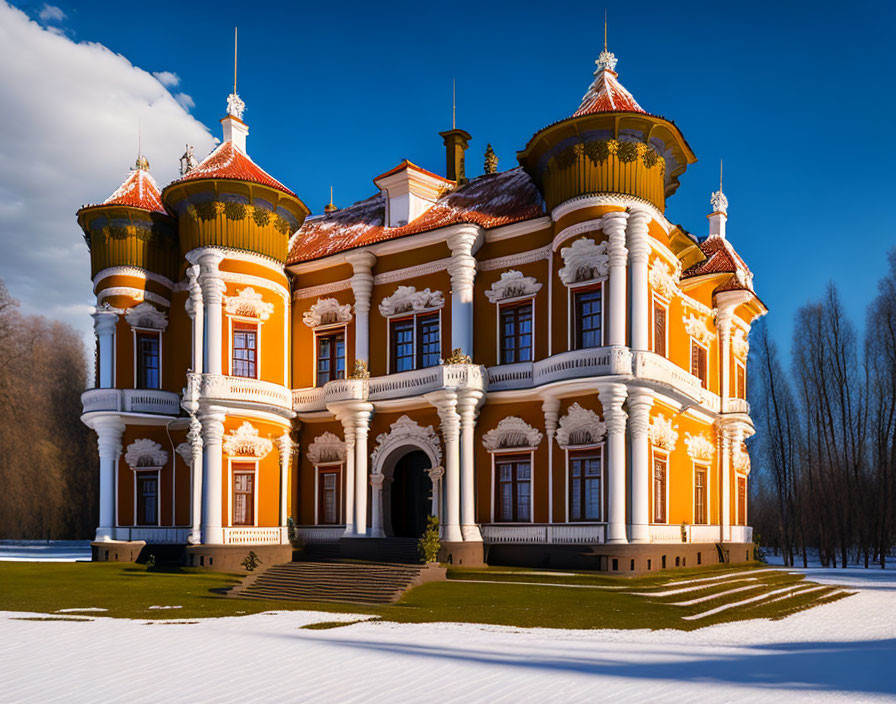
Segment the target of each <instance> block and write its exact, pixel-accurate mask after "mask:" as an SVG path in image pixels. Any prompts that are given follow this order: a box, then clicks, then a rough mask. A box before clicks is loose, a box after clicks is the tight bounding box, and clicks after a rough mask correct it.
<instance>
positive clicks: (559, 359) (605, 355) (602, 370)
mask: <svg viewBox="0 0 896 704" xmlns="http://www.w3.org/2000/svg"><path fill="white" fill-rule="evenodd" d="M631 371H632V366H631V352H629V351H628V349H626V348H625V347H594V348H589V349H584V350H570V351H568V352H562V353H560V354H555V355H554V356H552V357H548V358H547V359H542V360H539V361H538V362H536V363H535V368H534V373H533V382H534V384H535V386H541V385H542V384H550V383H551V382H554V381H561V380H563V379H577V378H579V377H583V376H605V375H608V374H631Z"/></svg>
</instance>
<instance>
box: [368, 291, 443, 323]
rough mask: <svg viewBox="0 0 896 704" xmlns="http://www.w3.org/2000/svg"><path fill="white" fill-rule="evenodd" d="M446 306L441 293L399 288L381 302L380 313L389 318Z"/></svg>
mask: <svg viewBox="0 0 896 704" xmlns="http://www.w3.org/2000/svg"><path fill="white" fill-rule="evenodd" d="M443 305H445V298H444V297H443V296H442V292H441V291H430V290H429V289H428V288H425V289H423V290H422V291H418V290H417V289H416V288H414V287H413V286H399V287H398V288H397V289H395V293H393V294H392V295H391V296H388V297H386V298H384V299H383V300H382V301H381V302H380V306H379V308H380V313H381V314H382V315H383V317H385V318H388V317H390V316H392V315H398V314H399V313H411V312H415V311H421V310H432V309H433V308H441V307H442V306H443Z"/></svg>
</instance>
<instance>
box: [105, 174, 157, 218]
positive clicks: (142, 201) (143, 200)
mask: <svg viewBox="0 0 896 704" xmlns="http://www.w3.org/2000/svg"><path fill="white" fill-rule="evenodd" d="M102 205H127V206H130V207H131V208H141V209H142V210H148V211H149V212H159V213H164V212H167V211H166V210H165V206H164V205H163V204H162V194H161V193H160V192H159V187H158V185H156V182H155V179H154V178H153V177H152V176H150V174H149V171H147V170H146V169H142V168H138V169H134V170H133V171H131V173H130V175H129V176H128V177H127V178H126V179H125V181H124V183H122V184H121V185H120V186H119V187H118V190H116V191H115V193H113V194H112V195H111V196H109V197H108V198H106V200H104V201H103V202H102Z"/></svg>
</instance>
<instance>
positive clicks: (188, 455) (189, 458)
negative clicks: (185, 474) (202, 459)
mask: <svg viewBox="0 0 896 704" xmlns="http://www.w3.org/2000/svg"><path fill="white" fill-rule="evenodd" d="M174 451H175V452H176V453H177V454H179V455H180V456H181V458H182V459H183V461H184V464H186V465H187V467H191V466H192V465H193V443H191V442H182V443H181V444H180V445H178V446H177V447H175V448H174Z"/></svg>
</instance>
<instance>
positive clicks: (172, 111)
mask: <svg viewBox="0 0 896 704" xmlns="http://www.w3.org/2000/svg"><path fill="white" fill-rule="evenodd" d="M0 65H2V66H3V71H0V95H3V97H4V99H3V117H4V126H3V129H2V130H0V252H2V257H0V277H2V278H3V279H4V280H5V281H6V283H7V285H8V286H9V289H10V291H11V293H12V294H13V295H14V296H15V297H16V298H18V299H20V300H21V301H22V309H23V311H25V312H29V313H41V314H44V315H47V316H49V317H51V318H57V319H60V320H66V321H67V322H70V323H72V324H73V325H75V326H76V327H78V328H79V329H80V330H82V331H84V332H85V334H88V333H89V332H90V329H91V328H90V326H91V323H92V321H91V320H90V318H89V317H87V316H86V315H85V314H84V311H85V306H89V305H91V304H92V303H94V302H95V298H94V296H93V288H92V284H91V281H90V259H89V254H88V251H87V247H86V246H85V245H84V240H83V237H82V235H81V230H80V228H79V227H78V224H77V222H76V221H75V211H77V210H78V208H79V207H81V205H83V204H85V203H97V202H101V201H102V200H104V199H105V198H106V197H107V196H108V195H109V194H110V193H112V192H113V191H114V190H115V189H116V188H117V187H118V186H119V184H121V182H122V181H123V180H124V179H125V178H126V177H127V175H128V169H129V168H130V167H131V166H132V165H133V163H134V160H135V159H136V156H137V154H136V152H137V132H138V124H139V125H140V128H141V130H142V140H143V142H142V143H143V152H144V154H145V155H146V156H147V158H148V159H149V161H150V164H151V166H152V173H153V175H154V176H155V178H156V180H157V181H158V183H159V185H160V187H161V186H164V185H165V184H166V183H168V182H169V181H171V180H172V179H174V178H176V177H177V175H178V159H179V158H180V155H181V154H182V153H183V150H184V144H193V145H194V146H195V148H196V154H197V156H199V157H200V158H201V157H202V156H204V155H205V154H207V153H208V152H209V151H210V150H211V148H212V147H213V144H214V140H213V138H212V136H211V135H210V134H209V132H208V130H207V129H206V128H205V127H204V126H203V125H202V124H201V123H199V122H198V121H197V120H196V119H194V118H193V117H192V116H191V115H190V114H189V113H188V112H186V111H185V110H184V108H183V107H182V106H181V105H180V104H179V103H178V101H177V99H175V97H174V96H172V95H171V93H169V92H168V90H167V89H166V88H165V87H164V86H163V85H162V84H161V83H160V82H159V80H158V79H157V78H155V77H153V75H152V74H150V73H148V72H147V71H144V70H142V69H140V68H137V67H136V66H133V65H132V64H131V63H130V62H129V61H128V60H127V59H126V58H124V57H123V56H121V55H118V54H115V53H113V52H111V51H109V49H107V48H106V47H104V46H102V45H101V44H94V43H76V42H73V41H72V40H70V39H68V38H66V37H61V36H58V35H56V34H53V33H51V32H49V31H47V30H46V29H44V28H42V27H41V26H40V25H39V24H37V23H36V22H34V21H32V20H30V19H29V18H28V17H27V16H26V15H25V14H24V13H22V12H21V11H19V10H17V9H15V8H13V7H10V6H9V5H8V4H7V3H6V2H5V1H4V0H0Z"/></svg>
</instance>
